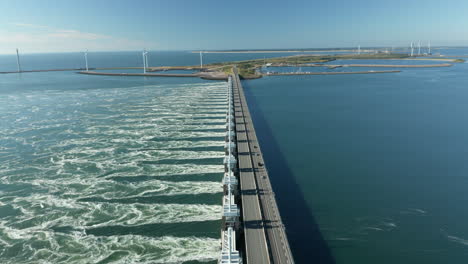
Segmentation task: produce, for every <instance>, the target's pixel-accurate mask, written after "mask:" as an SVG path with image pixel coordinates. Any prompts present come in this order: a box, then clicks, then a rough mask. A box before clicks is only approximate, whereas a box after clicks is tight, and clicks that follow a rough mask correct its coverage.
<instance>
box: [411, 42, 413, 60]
mask: <svg viewBox="0 0 468 264" xmlns="http://www.w3.org/2000/svg"><path fill="white" fill-rule="evenodd" d="M411 57H413V42H411Z"/></svg>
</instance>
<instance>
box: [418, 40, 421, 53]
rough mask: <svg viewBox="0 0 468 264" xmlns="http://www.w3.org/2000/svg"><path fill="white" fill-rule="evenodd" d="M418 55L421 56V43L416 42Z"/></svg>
mask: <svg viewBox="0 0 468 264" xmlns="http://www.w3.org/2000/svg"><path fill="white" fill-rule="evenodd" d="M418 55H421V41H418Z"/></svg>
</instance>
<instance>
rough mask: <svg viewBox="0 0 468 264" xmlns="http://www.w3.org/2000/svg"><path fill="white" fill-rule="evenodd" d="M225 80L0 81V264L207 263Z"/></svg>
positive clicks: (219, 170)
mask: <svg viewBox="0 0 468 264" xmlns="http://www.w3.org/2000/svg"><path fill="white" fill-rule="evenodd" d="M226 100H227V97H226V84H225V83H224V82H212V81H202V80H200V79H198V78H189V79H186V78H185V79H184V78H167V79H161V78H158V79H145V78H135V77H133V78H131V77H123V78H122V77H111V76H106V77H104V78H100V76H86V75H79V74H75V73H72V72H50V73H28V74H22V75H17V74H11V75H3V76H1V79H0V113H1V114H0V135H2V136H1V138H0V193H1V196H0V262H1V263H111V262H112V263H182V262H186V261H195V260H196V261H203V262H205V261H215V260H216V259H217V257H218V255H219V248H220V247H219V246H220V225H221V221H220V218H221V216H220V211H221V197H222V186H221V178H222V175H223V165H222V159H223V157H224V152H223V146H224V145H223V143H224V122H225V115H226V114H225V112H226Z"/></svg>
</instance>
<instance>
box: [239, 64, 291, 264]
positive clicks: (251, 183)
mask: <svg viewBox="0 0 468 264" xmlns="http://www.w3.org/2000/svg"><path fill="white" fill-rule="evenodd" d="M233 88H234V89H233V90H234V110H235V118H236V130H237V145H238V159H239V171H240V173H239V175H240V177H239V178H240V187H241V198H242V210H243V211H242V213H243V221H244V234H245V248H246V260H247V263H293V262H294V261H293V258H292V254H291V250H290V248H289V243H288V240H287V237H286V233H285V231H284V226H283V224H282V221H281V216H280V214H279V210H278V207H277V205H276V200H275V196H274V193H273V190H272V188H271V184H270V179H269V177H268V172H267V170H266V169H265V167H264V165H263V164H264V161H263V156H262V153H261V150H260V145H259V143H258V140H257V136H256V134H255V129H254V126H253V122H252V118H251V116H250V111H249V108H248V106H247V101H246V99H245V95H244V91H243V88H242V84H241V82H240V79H239V76H238V74H237V70H236V69H235V70H234V78H233Z"/></svg>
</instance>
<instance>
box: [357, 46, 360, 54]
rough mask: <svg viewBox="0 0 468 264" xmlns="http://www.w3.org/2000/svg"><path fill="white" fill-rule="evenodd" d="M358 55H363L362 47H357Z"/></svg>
mask: <svg viewBox="0 0 468 264" xmlns="http://www.w3.org/2000/svg"><path fill="white" fill-rule="evenodd" d="M357 54H358V55H361V45H358V46H357Z"/></svg>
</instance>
